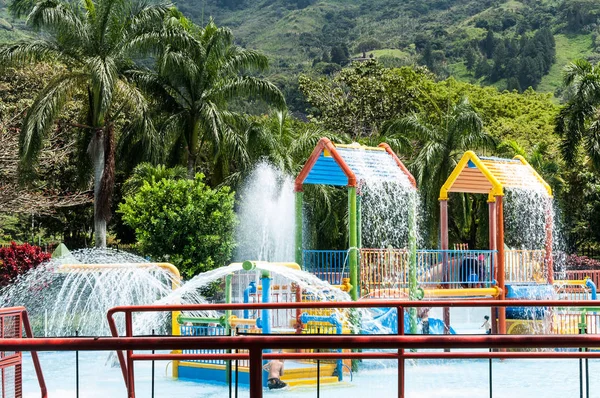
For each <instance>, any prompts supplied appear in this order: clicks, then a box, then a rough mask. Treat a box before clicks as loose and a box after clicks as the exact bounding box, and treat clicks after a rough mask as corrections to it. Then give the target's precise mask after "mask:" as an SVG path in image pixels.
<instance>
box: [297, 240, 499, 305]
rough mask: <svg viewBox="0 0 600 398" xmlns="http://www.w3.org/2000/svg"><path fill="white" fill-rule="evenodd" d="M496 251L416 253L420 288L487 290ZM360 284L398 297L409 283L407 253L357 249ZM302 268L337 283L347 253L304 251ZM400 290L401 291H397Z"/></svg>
mask: <svg viewBox="0 0 600 398" xmlns="http://www.w3.org/2000/svg"><path fill="white" fill-rule="evenodd" d="M494 254H495V251H492V250H417V254H416V277H417V281H418V283H419V284H420V285H424V286H429V287H433V286H440V287H459V286H462V287H465V286H475V285H476V286H478V287H487V286H490V285H491V284H493V282H494V271H495V263H494V258H495V256H494ZM359 258H360V285H361V288H362V289H363V290H365V291H367V292H368V294H369V295H370V296H371V297H380V296H382V297H400V296H403V295H404V293H405V292H403V291H402V290H401V289H406V288H407V287H408V284H409V275H410V252H409V251H408V250H406V249H364V248H363V249H360V250H359ZM303 261H304V263H303V268H304V270H305V271H308V272H311V273H312V274H314V275H316V276H317V277H319V278H320V279H322V280H326V281H327V282H329V283H332V284H340V283H341V280H342V278H345V277H348V272H349V268H348V266H347V264H348V252H347V251H344V250H304V252H303ZM399 289H400V290H399Z"/></svg>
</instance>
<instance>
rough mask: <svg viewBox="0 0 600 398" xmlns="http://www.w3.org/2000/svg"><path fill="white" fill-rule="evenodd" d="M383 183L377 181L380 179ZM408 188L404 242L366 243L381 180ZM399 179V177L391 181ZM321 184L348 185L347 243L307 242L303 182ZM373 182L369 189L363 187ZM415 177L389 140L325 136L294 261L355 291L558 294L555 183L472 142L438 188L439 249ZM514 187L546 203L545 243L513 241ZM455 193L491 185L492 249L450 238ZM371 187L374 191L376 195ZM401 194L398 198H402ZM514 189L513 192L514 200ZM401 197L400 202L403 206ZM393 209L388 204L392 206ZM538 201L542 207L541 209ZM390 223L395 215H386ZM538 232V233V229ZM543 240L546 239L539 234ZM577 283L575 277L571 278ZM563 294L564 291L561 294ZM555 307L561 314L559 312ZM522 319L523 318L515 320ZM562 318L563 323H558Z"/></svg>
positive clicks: (500, 326) (308, 175)
mask: <svg viewBox="0 0 600 398" xmlns="http://www.w3.org/2000/svg"><path fill="white" fill-rule="evenodd" d="M374 182H375V184H374ZM381 183H384V184H386V183H387V184H388V185H387V189H388V190H389V188H390V186H391V189H393V190H397V191H399V192H401V195H403V196H404V197H405V198H406V199H405V200H404V201H403V202H402V203H401V204H402V205H404V206H405V209H406V211H407V214H406V216H405V218H406V220H407V221H406V223H405V224H404V225H405V226H406V228H408V234H407V236H408V238H407V239H406V241H405V242H404V243H405V246H404V247H387V248H364V247H362V240H361V237H362V236H363V233H362V224H363V222H361V219H362V216H363V214H362V209H363V208H364V207H365V205H366V203H365V201H366V200H367V199H369V195H364V196H366V198H363V195H362V192H365V191H366V192H367V193H368V192H369V189H371V190H372V189H373V188H372V187H373V186H374V185H376V184H381ZM390 183H391V184H393V185H390ZM305 184H323V185H331V186H345V187H347V190H348V228H349V231H348V236H349V242H348V249H347V250H336V251H330V250H304V248H303V246H302V243H303V237H302V233H303V226H304V223H303V222H304V220H303V213H302V204H303V186H304V185H305ZM365 188H367V189H365ZM416 188H417V187H416V183H415V179H414V178H413V176H412V175H411V174H410V172H409V171H408V170H407V169H406V167H405V166H404V165H403V164H402V162H401V161H400V160H399V159H398V157H397V156H396V155H395V154H394V153H393V151H392V150H391V148H390V147H389V146H388V145H387V144H381V145H380V146H379V147H376V148H374V147H365V146H360V145H335V144H333V143H332V142H331V141H329V140H328V139H326V138H323V139H322V140H321V141H320V142H319V143H318V145H317V146H316V147H315V149H314V151H313V153H312V154H311V156H310V157H309V159H308V161H307V162H306V164H305V165H304V167H303V169H302V170H301V172H300V173H299V175H298V177H297V178H296V182H295V191H296V262H297V263H299V264H302V267H303V269H305V270H307V271H309V272H312V273H314V274H315V275H317V276H319V277H320V278H323V279H325V280H328V281H329V282H332V283H339V281H340V280H341V279H342V278H344V277H348V278H349V280H350V285H351V286H352V289H351V290H350V293H351V297H352V299H353V300H358V299H360V298H362V297H368V298H384V299H387V298H396V299H401V300H418V299H430V298H471V299H473V298H481V299H491V298H498V299H500V300H503V299H505V298H506V297H507V292H510V293H509V295H508V297H509V298H515V299H527V298H534V299H549V298H553V297H555V294H556V291H557V289H561V288H562V285H560V284H559V285H558V286H557V287H555V286H554V272H553V256H552V233H553V230H552V228H553V215H552V214H553V213H552V212H553V209H552V190H551V188H550V186H549V185H548V184H547V183H546V182H545V181H544V180H543V178H542V177H541V176H540V175H539V174H538V173H537V172H536V171H535V170H534V169H533V168H532V167H531V165H529V164H528V163H527V161H526V160H525V159H524V158H523V157H521V156H516V157H515V158H514V159H503V158H495V157H478V156H477V155H476V154H475V153H474V152H472V151H467V152H466V153H465V154H464V155H463V156H462V158H461V159H460V161H459V162H458V164H457V165H456V167H455V168H454V170H453V172H452V173H451V175H450V176H449V177H448V179H447V181H446V182H445V183H444V185H443V186H442V188H441V190H440V196H439V200H440V248H439V250H427V249H426V250H419V249H417V238H416V235H417V231H416V228H417V223H416V219H417V214H416V212H417V206H416V194H415V192H416ZM507 191H510V192H511V193H512V194H513V196H512V198H515V197H517V198H518V196H519V195H525V196H528V197H529V198H532V200H533V201H534V202H537V203H536V204H537V205H538V206H540V207H541V209H542V212H541V213H542V217H543V222H542V229H543V231H542V232H541V233H542V243H541V244H542V246H543V248H539V247H530V248H527V249H518V250H512V249H506V248H505V246H506V245H505V236H504V235H505V233H504V228H505V221H504V202H503V200H504V199H503V198H504V197H505V194H506V193H507ZM450 193H469V194H486V195H487V198H488V206H489V219H488V226H489V247H488V248H487V250H450V248H449V240H448V201H449V198H450V195H449V194H450ZM372 197H373V195H370V198H371V199H372ZM397 198H398V197H396V198H395V199H397ZM512 198H511V199H512ZM398 205H399V203H396V206H398ZM386 210H389V208H388V209H386ZM536 210H537V209H536ZM379 216H380V217H379V222H384V221H385V219H386V218H387V217H389V215H388V214H386V213H382V214H380V215H379ZM535 233H538V234H539V233H540V232H539V231H536V232H535ZM537 243H538V245H539V244H540V243H539V242H537ZM591 285H593V283H591V281H585V280H580V281H579V282H577V286H578V289H579V292H580V294H581V295H586V296H590V295H591V294H592V293H591V291H593V290H594V289H595V287H593V286H591ZM571 286H572V287H573V286H576V285H571ZM562 297H565V298H566V296H564V295H563V296H562ZM509 312H510V314H511V316H510V317H509V321H510V323H511V325H510V326H511V327H512V329H511V330H515V328H514V326H513V325H514V324H515V323H516V324H520V325H521V326H523V322H522V321H525V320H526V319H528V318H527V317H529V318H531V314H528V315H527V316H525V315H520V316H517V318H516V319H514V318H513V317H514V316H516V315H514V314H516V313H517V311H509ZM449 314H450V312H449V309H448V308H446V309H445V310H444V325H445V331H446V332H449V331H450V315H449ZM554 316H556V314H554ZM409 317H410V331H411V332H412V333H415V332H416V331H417V324H418V323H419V320H418V319H417V313H416V311H414V310H413V311H411V313H410V314H409ZM494 319H496V320H497V321H495V322H493V323H492V325H493V330H494V332H495V333H496V332H498V333H501V334H504V333H506V331H507V318H506V312H505V310H504V309H503V308H500V309H498V312H497V314H494ZM514 321H518V322H514ZM558 323H559V324H560V323H561V322H558Z"/></svg>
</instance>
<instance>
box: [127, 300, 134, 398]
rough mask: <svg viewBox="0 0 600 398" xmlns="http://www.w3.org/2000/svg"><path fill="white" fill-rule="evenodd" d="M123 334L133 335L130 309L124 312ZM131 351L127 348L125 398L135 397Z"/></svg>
mask: <svg viewBox="0 0 600 398" xmlns="http://www.w3.org/2000/svg"><path fill="white" fill-rule="evenodd" d="M125 336H126V337H133V322H132V315H131V311H127V312H126V313H125ZM132 354H133V352H132V351H131V350H127V398H135V382H134V378H135V375H134V372H133V358H132V357H131V355H132Z"/></svg>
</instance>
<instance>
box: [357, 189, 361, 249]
mask: <svg viewBox="0 0 600 398" xmlns="http://www.w3.org/2000/svg"><path fill="white" fill-rule="evenodd" d="M361 208H362V196H360V195H356V240H357V242H358V244H357V245H356V247H358V248H359V249H361V248H362V214H361V213H362V209H361Z"/></svg>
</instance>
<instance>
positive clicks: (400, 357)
mask: <svg viewBox="0 0 600 398" xmlns="http://www.w3.org/2000/svg"><path fill="white" fill-rule="evenodd" d="M396 311H398V334H399V335H400V336H403V335H404V308H403V307H401V306H398V307H396ZM404 365H405V361H404V349H403V348H400V349H399V350H398V398H404V373H405V369H404Z"/></svg>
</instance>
